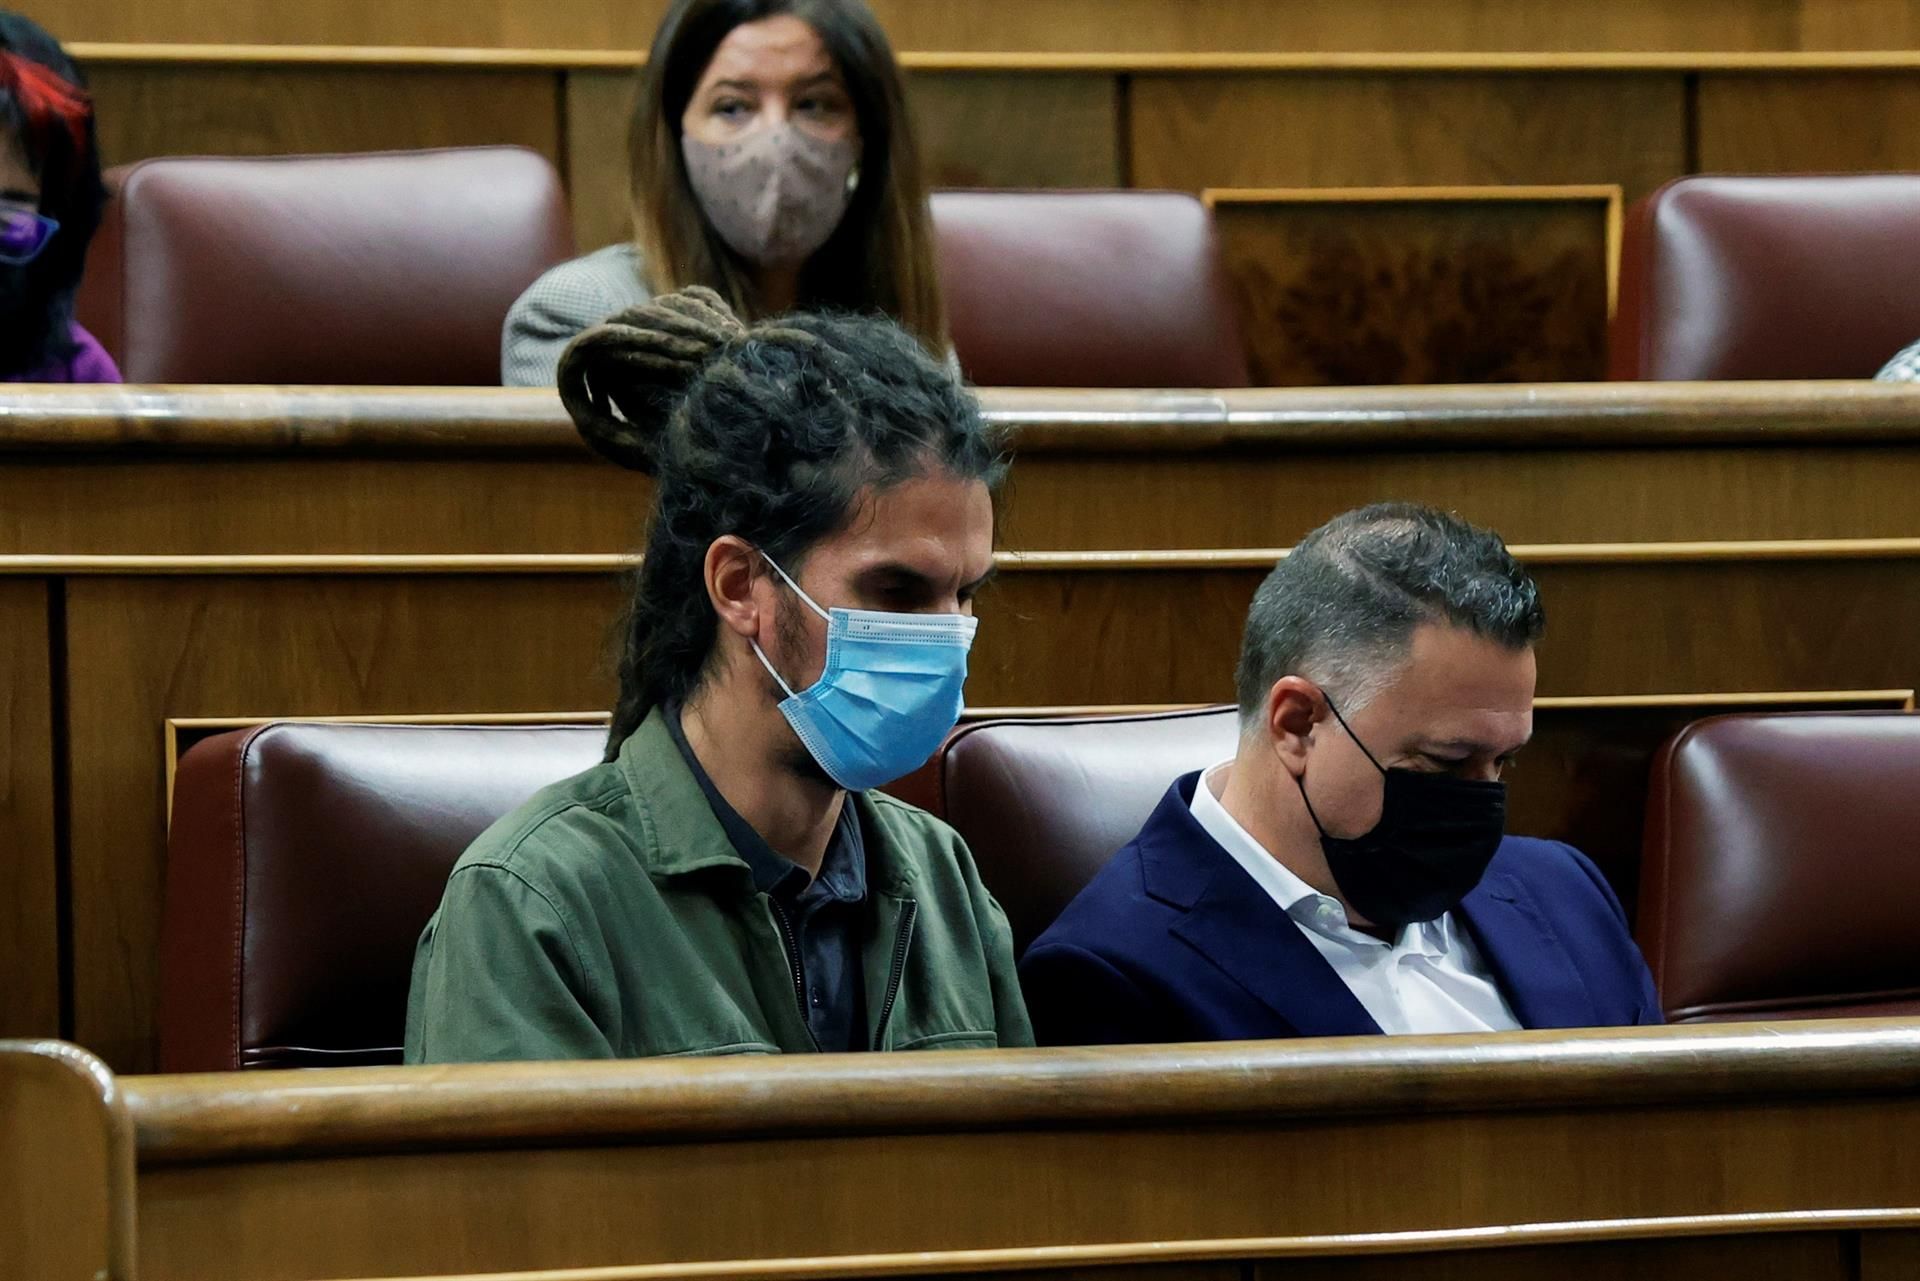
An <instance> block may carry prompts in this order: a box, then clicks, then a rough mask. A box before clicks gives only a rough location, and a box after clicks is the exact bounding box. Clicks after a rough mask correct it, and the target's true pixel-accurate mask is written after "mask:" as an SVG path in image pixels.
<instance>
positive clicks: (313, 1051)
mask: <svg viewBox="0 0 1920 1281" xmlns="http://www.w3.org/2000/svg"><path fill="white" fill-rule="evenodd" d="M605 742H606V729H605V727H604V726H599V725H589V726H568V725H540V726H510V727H496V726H465V725H463V726H413V725H315V724H296V723H285V724H274V725H266V726H262V727H260V728H257V729H252V730H242V731H236V732H234V733H230V734H222V735H219V736H218V737H215V738H211V739H208V740H206V741H204V742H202V743H199V744H197V745H196V746H194V747H193V748H192V749H191V750H190V751H188V752H186V753H185V754H184V755H183V756H182V757H181V759H180V764H179V769H178V771H177V773H176V776H175V781H174V808H173V823H172V828H171V831H170V833H169V836H168V858H167V891H166V908H165V920H164V924H163V928H162V940H161V941H162V958H161V971H162V972H161V995H160V1062H161V1069H162V1070H163V1071H168V1072H193V1071H214V1070H221V1069H229V1068H239V1067H295V1066H323V1065H329V1064H349V1063H395V1062H398V1061H399V1058H400V1046H401V1040H402V1033H403V1031H404V1026H405V1014H406V1002H407V985H408V981H409V978H410V972H411V967H412V961H413V948H414V943H415V941H416V940H417V939H418V938H419V936H420V931H421V929H422V927H424V926H425V925H426V923H427V918H428V917H430V916H432V915H433V912H434V909H435V908H437V907H438V906H439V904H440V896H441V892H442V891H443V890H444V889H445V887H446V881H447V875H448V873H449V872H450V871H451V870H452V868H453V865H454V863H455V861H457V860H458V859H459V857H460V855H461V853H462V852H463V851H465V849H466V848H467V846H468V845H469V844H471V843H472V841H473V839H474V838H475V837H476V836H478V835H479V834H480V833H481V832H482V831H483V830H485V829H486V827H487V826H488V825H489V824H491V823H492V822H493V821H494V820H495V819H497V818H499V817H500V816H501V815H503V814H506V813H507V812H508V811H510V810H512V809H513V808H514V807H515V806H517V805H519V804H520V803H521V802H522V801H524V800H526V798H527V797H529V796H531V795H532V794H533V793H534V792H536V791H538V790H539V789H540V788H541V787H544V786H546V785H547V784H549V783H553V782H557V781H559V780H560V779H563V778H566V777H568V776H569V775H571V774H575V773H578V772H579V771H580V770H583V769H586V768H587V767H588V766H590V765H592V764H594V763H595V762H596V761H598V760H599V759H600V755H601V749H602V747H603V745H604V744H605Z"/></svg>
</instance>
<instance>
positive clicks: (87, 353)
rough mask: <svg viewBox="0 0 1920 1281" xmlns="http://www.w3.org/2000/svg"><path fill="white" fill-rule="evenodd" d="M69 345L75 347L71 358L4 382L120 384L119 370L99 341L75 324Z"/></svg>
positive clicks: (15, 376) (8, 378)
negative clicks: (72, 342) (75, 344)
mask: <svg viewBox="0 0 1920 1281" xmlns="http://www.w3.org/2000/svg"><path fill="white" fill-rule="evenodd" d="M72 333H73V341H74V342H76V343H78V344H79V346H78V347H77V348H76V349H75V350H74V353H73V354H72V355H71V356H68V357H66V358H65V359H64V360H56V361H54V362H53V363H52V364H49V365H42V366H40V368H38V369H29V370H27V371H26V372H25V373H23V374H12V375H9V376H8V377H7V378H6V379H5V380H4V381H6V382H10V383H117V382H119V381H120V367H119V366H118V365H116V364H114V363H113V357H112V356H109V355H108V354H107V349H106V348H105V347H102V346H101V345H100V340H99V339H98V338H95V337H94V336H93V335H92V334H90V333H88V332H87V331H86V330H84V329H82V328H81V327H80V326H79V324H78V323H77V322H76V323H75V324H74V326H73V330H72Z"/></svg>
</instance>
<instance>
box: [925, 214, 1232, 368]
mask: <svg viewBox="0 0 1920 1281" xmlns="http://www.w3.org/2000/svg"><path fill="white" fill-rule="evenodd" d="M933 222H934V230H935V234H936V238H937V239H938V241H939V246H940V274H941V284H942V286H943V288H944V289H945V291H946V297H947V314H948V318H949V320H950V322H951V325H952V330H953V347H954V350H955V352H957V353H958V354H959V357H960V365H961V368H962V369H964V370H965V371H966V374H967V377H968V378H970V379H972V380H973V381H974V382H975V383H978V384H979V385H980V386H983V387H1244V386H1246V385H1247V360H1246V352H1245V349H1244V348H1243V347H1242V346H1241V341H1240V328H1239V324H1238V322H1237V321H1236V320H1235V317H1234V310H1233V307H1234V304H1233V298H1232V295H1231V293H1230V291H1229V290H1228V288H1227V284H1226V280H1225V277H1224V275H1223V273H1222V270H1221V266H1220V254H1219V246H1218V244H1217V242H1216V240H1215V237H1214V230H1213V215H1212V213H1211V212H1210V211H1209V210H1208V209H1207V207H1206V206H1205V205H1203V204H1201V203H1200V201H1198V200H1197V199H1195V198H1194V197H1192V196H1190V195H1186V194H1184V193H1179V192H1170V191H1045V192H1041V191H1031V192H1030V191H942V192H938V193H936V194H935V195H934V197H933Z"/></svg>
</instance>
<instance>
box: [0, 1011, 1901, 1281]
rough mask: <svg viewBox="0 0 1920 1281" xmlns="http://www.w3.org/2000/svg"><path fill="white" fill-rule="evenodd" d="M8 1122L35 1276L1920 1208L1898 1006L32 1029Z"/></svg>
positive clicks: (1603, 1229) (1223, 1265) (1509, 1254)
mask: <svg viewBox="0 0 1920 1281" xmlns="http://www.w3.org/2000/svg"><path fill="white" fill-rule="evenodd" d="M0 1119H3V1120H4V1122H5V1128H4V1131H0V1132H3V1133H4V1134H5V1136H6V1137H5V1140H4V1144H0V1161H3V1162H5V1166H4V1168H7V1169H8V1170H9V1172H14V1171H19V1172H24V1173H27V1174H29V1175H30V1176H31V1177H29V1178H25V1179H19V1178H16V1179H10V1180H7V1181H5V1182H0V1225H6V1226H8V1227H10V1228H13V1229H14V1231H12V1232H10V1233H8V1234H7V1235H6V1236H4V1237H0V1251H5V1253H4V1254H0V1271H5V1272H7V1274H8V1275H19V1276H29V1275H30V1276H34V1277H36V1278H40V1279H43V1281H66V1278H76V1279H77V1278H80V1277H82V1276H85V1277H88V1278H92V1277H98V1276H105V1277H110V1278H130V1277H132V1275H133V1269H134V1267H135V1266H136V1265H137V1268H138V1275H139V1277H140V1279H141V1281H170V1279H171V1278H175V1277H180V1278H187V1277H191V1278H195V1279H196V1281H221V1279H222V1278H227V1277H233V1278H242V1277H262V1276H272V1277H278V1278H283V1279H285V1281H297V1279H301V1278H337V1277H375V1276H379V1277H401V1276H405V1277H428V1276H433V1277H449V1276H475V1275H499V1274H512V1275H515V1276H521V1275H526V1274H527V1273H526V1270H533V1269H545V1270H548V1271H542V1272H540V1273H538V1275H540V1276H543V1277H552V1278H554V1281H559V1278H562V1277H566V1278H572V1279H575V1281H588V1279H589V1278H592V1279H594V1281H614V1279H615V1278H625V1279H629V1281H640V1279H642V1278H647V1279H653V1281H660V1279H664V1278H694V1277H704V1278H746V1277H769V1276H784V1277H806V1278H815V1277H847V1276H866V1277H876V1276H878V1277H903V1276H922V1275H938V1274H956V1273H964V1274H966V1275H971V1276H981V1277H984V1276H998V1275H1002V1274H1013V1273H1033V1272H1036V1271H1037V1272H1041V1273H1043V1274H1045V1273H1049V1272H1051V1273H1055V1274H1058V1275H1065V1274H1066V1273H1067V1272H1068V1271H1069V1270H1074V1269H1081V1270H1086V1269H1098V1270H1099V1271H1098V1272H1097V1275H1099V1276H1102V1277H1106V1276H1115V1277H1127V1278H1132V1277H1136V1276H1138V1277H1140V1278H1142V1279H1143V1281H1144V1279H1145V1278H1150V1277H1164V1276H1167V1275H1170V1274H1169V1273H1167V1272H1165V1271H1157V1270H1156V1269H1166V1268H1177V1269H1178V1271H1177V1272H1175V1273H1173V1274H1172V1275H1178V1276H1181V1277H1205V1278H1208V1279H1209V1281H1215V1279H1218V1281H1243V1279H1248V1278H1254V1277H1267V1276H1285V1275H1308V1276H1313V1277H1330V1278H1331V1277H1338V1278H1359V1277H1389V1278H1414V1277H1425V1278H1434V1277H1440V1276H1461V1275H1472V1276H1482V1275H1490V1276H1495V1277H1502V1278H1505V1277H1520V1276H1528V1275H1548V1274H1551V1275H1562V1276H1573V1277H1581V1278H1586V1277H1595V1278H1598V1277H1618V1276H1622V1275H1636V1276H1652V1277H1672V1278H1679V1277H1682V1276H1685V1277H1697V1278H1736V1277H1738V1278H1746V1277H1750V1276H1755V1275H1771V1276H1783V1277H1784V1276H1792V1277H1795V1278H1820V1279H1831V1281H1840V1279H1841V1278H1848V1279H1849V1281H1893V1279H1894V1278H1896V1277H1901V1276H1905V1275H1909V1273H1907V1272H1903V1271H1901V1268H1902V1267H1904V1266H1907V1265H1910V1264H1911V1262H1912V1260H1913V1258H1914V1257H1915V1255H1914V1251H1915V1243H1916V1239H1920V1238H1917V1237H1916V1233H1915V1232H1914V1229H1915V1227H1916V1226H1920V1205H1916V1203H1915V1198H1914V1188H1915V1187H1916V1185H1917V1180H1920V1164H1917V1162H1920V1158H1916V1156H1915V1153H1916V1152H1920V1029H1916V1028H1915V1026H1914V1025H1912V1024H1907V1023H1900V1022H1893V1021H1884V1020H1860V1021H1835V1022H1814V1023H1785V1024H1772V1025H1723V1026H1719V1027H1714V1028H1673V1029H1632V1030H1621V1031H1596V1032H1553V1033H1518V1034H1510V1035H1504V1036H1490V1037H1479V1038H1469V1037H1434V1038H1404V1039H1402V1038H1377V1037H1376V1038H1356V1039H1351V1040H1330V1041H1320V1042H1313V1041H1301V1042H1291V1043H1282V1042H1276V1043H1249V1044H1225V1045H1210V1046H1169V1047H1139V1048H1115V1049H1093V1050H1072V1051H1066V1050H1048V1051H1011V1052H1000V1051H990V1052H962V1053H928V1054H910V1055H897V1056H894V1055H889V1056H823V1057H804V1058H792V1059H757V1058H756V1059H731V1060H727V1059H722V1060H705V1061H684V1060H683V1061H654V1062H626V1063H600V1064H507V1065H495V1066H473V1067H439V1068H397V1069H340V1070H334V1071H326V1072H308V1073H247V1074H227V1075H222V1076H202V1077H114V1076H113V1075H112V1074H110V1073H108V1072H107V1071H106V1070H105V1069H104V1068H103V1067H102V1066H101V1065H99V1064H98V1063H97V1061H93V1060H91V1059H90V1058H89V1057H88V1056H85V1055H84V1054H82V1053H81V1052H78V1051H76V1050H74V1049H72V1047H65V1046H59V1045H54V1044H29V1043H14V1044H11V1045H8V1046H6V1047H4V1049H0ZM1289 1269H1301V1271H1299V1272H1290V1271H1289ZM1072 1275H1076V1276H1084V1275H1088V1273H1087V1272H1086V1271H1073V1272H1072Z"/></svg>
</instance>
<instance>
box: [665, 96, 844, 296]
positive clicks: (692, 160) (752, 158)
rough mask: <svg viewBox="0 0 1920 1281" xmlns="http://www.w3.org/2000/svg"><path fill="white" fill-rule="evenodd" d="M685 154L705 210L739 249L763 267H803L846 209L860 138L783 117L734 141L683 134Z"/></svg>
mask: <svg viewBox="0 0 1920 1281" xmlns="http://www.w3.org/2000/svg"><path fill="white" fill-rule="evenodd" d="M680 154H681V156H682V157H683V158H684V159H685V160H686V163H687V177H688V179H689V180H690V181H691V182H692V184H693V194H694V195H695V196H696V197H697V198H698V199H699V201H700V209H701V212H703V213H705V214H706V216H707V221H708V222H710V223H711V224H713V229H714V230H715V231H717V232H719V233H720V238H721V239H722V240H724V241H726V242H727V244H728V246H729V247H731V248H732V250H733V251H734V252H735V253H737V254H739V255H740V256H741V257H742V258H745V259H746V260H747V261H748V262H751V263H754V264H755V265H757V266H761V267H797V266H799V265H800V264H801V263H803V262H805V261H806V260H807V259H808V258H811V257H812V256H813V255H814V254H815V253H816V252H818V251H819V249H820V247H821V246H822V245H824V244H826V243H827V241H828V240H830V239H832V237H833V233H834V231H835V230H837V229H838V228H839V226H840V220H841V219H842V218H844V217H845V216H846V212H847V206H848V204H850V203H851V202H852V200H853V192H854V188H855V186H856V185H857V184H856V180H855V178H854V170H855V167H856V166H857V165H858V164H859V163H860V144H859V143H858V142H857V141H856V140H854V139H852V138H841V139H838V140H832V141H830V140H828V139H824V138H820V137H817V136H815V135H814V134H811V133H808V132H807V131H806V130H804V129H798V128H795V127H794V126H793V125H790V124H778V125H767V126H763V127H761V128H757V129H754V130H752V131H751V132H749V133H747V134H745V135H744V136H742V137H740V138H736V139H734V140H733V141H731V142H722V143H711V142H701V141H700V140H698V139H697V138H693V137H689V136H686V135H682V137H681V139H680Z"/></svg>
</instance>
